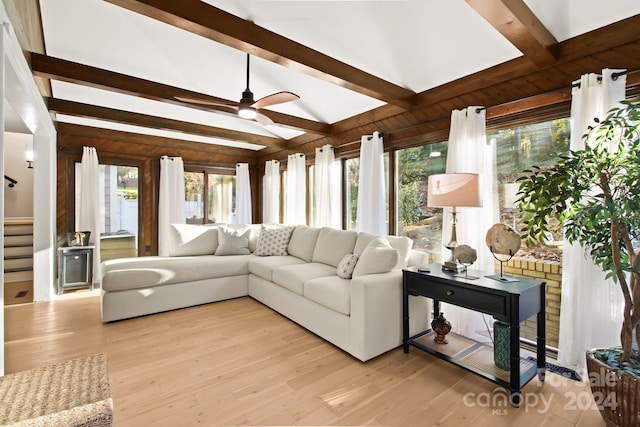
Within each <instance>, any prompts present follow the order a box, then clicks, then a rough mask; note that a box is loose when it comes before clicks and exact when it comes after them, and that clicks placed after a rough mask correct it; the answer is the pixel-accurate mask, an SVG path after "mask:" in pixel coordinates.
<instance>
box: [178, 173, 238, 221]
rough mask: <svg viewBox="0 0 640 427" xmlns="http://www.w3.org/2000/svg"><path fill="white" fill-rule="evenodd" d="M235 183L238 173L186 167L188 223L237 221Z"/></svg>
mask: <svg viewBox="0 0 640 427" xmlns="http://www.w3.org/2000/svg"><path fill="white" fill-rule="evenodd" d="M235 187H236V177H235V176H234V175H222V174H215V173H207V172H187V171H185V173H184V198H185V200H184V213H185V218H186V219H187V223H188V224H204V223H214V222H222V223H231V222H233V217H234V214H235ZM205 212H207V215H206V217H205Z"/></svg>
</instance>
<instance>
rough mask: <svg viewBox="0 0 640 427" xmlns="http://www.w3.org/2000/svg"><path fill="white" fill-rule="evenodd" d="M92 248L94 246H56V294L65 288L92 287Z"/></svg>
mask: <svg viewBox="0 0 640 427" xmlns="http://www.w3.org/2000/svg"><path fill="white" fill-rule="evenodd" d="M93 250H94V246H69V247H62V248H58V286H57V289H56V293H57V294H61V293H62V292H64V291H65V290H66V289H91V288H92V287H93Z"/></svg>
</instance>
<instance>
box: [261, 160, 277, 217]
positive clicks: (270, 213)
mask: <svg viewBox="0 0 640 427" xmlns="http://www.w3.org/2000/svg"><path fill="white" fill-rule="evenodd" d="M262 189H263V193H262V194H263V196H262V209H263V214H262V222H264V223H266V224H278V223H280V162H279V161H277V160H269V161H267V162H266V164H265V168H264V179H263V181H262Z"/></svg>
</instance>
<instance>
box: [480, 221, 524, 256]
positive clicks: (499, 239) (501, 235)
mask: <svg viewBox="0 0 640 427" xmlns="http://www.w3.org/2000/svg"><path fill="white" fill-rule="evenodd" d="M485 241H486V242H487V246H489V250H491V252H493V253H494V254H500V255H514V254H515V253H516V252H518V250H519V249H520V243H521V239H520V235H519V234H518V233H517V232H516V230H514V229H513V228H512V227H509V226H508V225H507V224H503V223H501V222H499V223H497V224H493V225H492V226H491V228H490V229H489V231H487V237H486V238H485Z"/></svg>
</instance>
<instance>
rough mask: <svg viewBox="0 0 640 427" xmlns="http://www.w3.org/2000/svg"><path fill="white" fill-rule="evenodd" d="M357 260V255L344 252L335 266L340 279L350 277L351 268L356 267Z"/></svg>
mask: <svg viewBox="0 0 640 427" xmlns="http://www.w3.org/2000/svg"><path fill="white" fill-rule="evenodd" d="M357 262H358V255H356V254H346V255H345V256H344V257H342V259H341V260H340V263H339V264H338V268H337V274H338V277H340V278H342V279H351V277H352V276H353V270H354V269H355V268H356V263H357Z"/></svg>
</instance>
